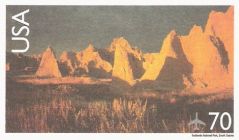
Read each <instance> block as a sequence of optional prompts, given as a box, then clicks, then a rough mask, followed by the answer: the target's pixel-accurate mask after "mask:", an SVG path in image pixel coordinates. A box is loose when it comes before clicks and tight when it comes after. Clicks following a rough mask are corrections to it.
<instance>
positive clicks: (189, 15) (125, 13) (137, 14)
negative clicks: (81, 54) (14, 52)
mask: <svg viewBox="0 0 239 140" xmlns="http://www.w3.org/2000/svg"><path fill="white" fill-rule="evenodd" d="M27 8H29V9H30V13H28V14H27V15H26V20H27V21H28V22H29V23H30V27H29V28H30V34H29V36H28V39H29V42H30V49H29V51H28V54H37V53H40V52H42V51H43V50H44V49H46V47H47V46H48V45H49V44H50V45H51V47H52V48H53V49H54V50H55V51H56V53H57V54H58V55H59V54H60V53H61V52H62V51H63V50H68V51H70V50H73V51H79V50H82V49H84V48H86V47H87V45H88V44H89V43H92V44H93V45H94V46H95V47H97V48H104V47H108V46H109V45H110V43H111V41H112V40H113V38H116V37H121V36H123V37H124V38H126V39H127V40H128V41H129V43H130V44H131V45H132V46H137V47H138V48H140V49H142V50H143V51H144V52H157V51H159V49H160V47H161V45H162V40H163V39H164V38H165V36H166V35H167V34H168V33H169V32H170V31H171V30H173V29H175V30H176V31H177V33H179V34H182V35H183V34H188V32H189V30H190V29H191V27H192V26H193V24H197V25H201V26H202V27H203V28H204V26H205V24H206V21H207V18H208V14H209V12H210V11H211V10H217V11H225V10H226V9H227V8H228V6H28V7H26V6H7V16H6V18H7V51H10V50H11V49H12V48H19V47H21V46H22V45H23V44H21V43H19V42H17V41H12V40H11V36H12V35H11V28H12V26H14V25H15V26H17V27H18V28H19V27H20V26H19V25H20V24H16V22H13V20H11V16H12V15H15V14H16V13H18V12H21V11H23V10H25V9H27ZM24 33H25V32H24Z"/></svg>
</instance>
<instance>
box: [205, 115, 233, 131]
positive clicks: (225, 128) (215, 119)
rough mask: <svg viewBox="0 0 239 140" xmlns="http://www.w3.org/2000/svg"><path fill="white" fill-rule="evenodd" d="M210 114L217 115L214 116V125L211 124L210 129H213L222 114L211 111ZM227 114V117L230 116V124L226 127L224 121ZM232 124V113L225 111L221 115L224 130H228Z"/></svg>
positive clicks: (221, 125) (221, 124)
mask: <svg viewBox="0 0 239 140" xmlns="http://www.w3.org/2000/svg"><path fill="white" fill-rule="evenodd" d="M208 115H210V116H212V115H213V116H215V117H214V120H213V122H212V125H211V127H210V130H213V128H214V126H215V123H216V121H217V118H218V117H219V115H220V112H209V113H208ZM225 116H227V118H228V124H227V126H226V127H225V125H224V121H223V120H224V117H225ZM231 125H232V118H231V115H230V114H229V113H228V112H223V113H222V114H221V116H220V127H221V128H222V129H223V130H228V129H230V128H231Z"/></svg>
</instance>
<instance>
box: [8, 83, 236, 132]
mask: <svg viewBox="0 0 239 140" xmlns="http://www.w3.org/2000/svg"><path fill="white" fill-rule="evenodd" d="M196 112H198V114H199V119H200V120H202V121H204V122H205V123H206V124H207V126H206V127H202V128H201V130H200V132H222V133H223V132H233V126H232V127H231V128H230V129H229V130H228V131H223V130H222V129H221V127H220V125H219V120H217V122H216V125H215V128H214V130H212V131H211V130H209V128H210V126H211V123H212V121H213V119H214V117H213V116H208V112H229V113H230V114H231V116H232V121H233V90H227V91H222V92H220V93H210V94H200V95H198V94H194V93H186V92H184V93H183V92H165V91H140V92H139V91H137V92H125V93H117V92H116V93H115V92H114V90H112V89H111V88H110V87H109V85H104V84H103V85H97V84H95V85H41V86H40V85H38V86H36V85H30V84H19V83H15V82H13V81H10V80H7V95H6V132H77V133H78V132H158V133H160V132H166V133H172V132H178V133H186V132H192V131H193V130H192V129H191V128H189V126H188V123H189V121H190V118H191V119H194V118H195V113H196ZM225 121H227V119H225ZM225 124H227V123H225ZM232 124H233V122H232Z"/></svg>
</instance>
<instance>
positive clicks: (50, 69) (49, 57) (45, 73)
mask: <svg viewBox="0 0 239 140" xmlns="http://www.w3.org/2000/svg"><path fill="white" fill-rule="evenodd" d="M36 76H38V77H61V76H62V75H61V72H60V70H59V67H58V63H57V59H56V56H55V54H54V52H53V50H52V48H50V47H48V48H47V49H46V50H45V51H44V52H43V54H42V58H41V63H40V65H39V67H38V70H37V72H36Z"/></svg>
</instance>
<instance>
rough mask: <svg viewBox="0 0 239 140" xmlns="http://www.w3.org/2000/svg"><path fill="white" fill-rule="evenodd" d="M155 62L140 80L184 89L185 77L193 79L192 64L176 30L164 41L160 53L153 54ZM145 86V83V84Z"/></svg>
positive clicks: (162, 86)
mask: <svg viewBox="0 0 239 140" xmlns="http://www.w3.org/2000/svg"><path fill="white" fill-rule="evenodd" d="M153 58H154V60H153V62H152V64H151V65H150V66H149V67H148V68H147V69H146V72H145V73H144V75H143V76H142V77H141V79H140V81H141V82H143V83H144V82H145V81H148V82H145V83H146V84H149V81H151V83H153V84H155V85H156V86H157V88H160V89H183V88H185V86H186V85H184V79H185V78H186V79H188V81H190V80H191V76H190V74H191V73H192V65H191V64H190V63H189V62H188V61H187V58H186V56H185V54H184V52H183V50H182V45H181V42H180V40H179V38H178V36H177V34H176V32H175V31H171V32H170V33H169V34H168V35H167V37H166V38H165V39H164V41H163V45H162V48H161V50H160V52H159V53H158V54H153ZM143 86H145V84H144V85H143Z"/></svg>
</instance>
